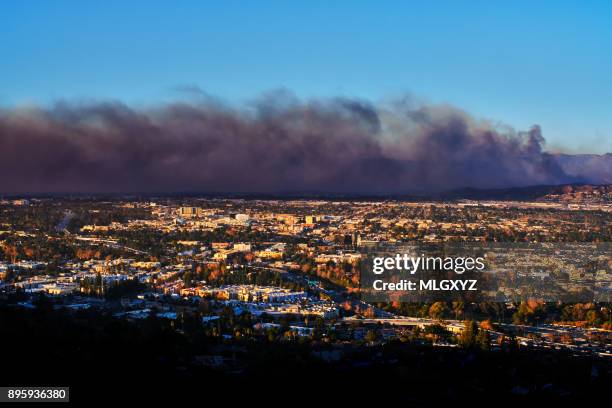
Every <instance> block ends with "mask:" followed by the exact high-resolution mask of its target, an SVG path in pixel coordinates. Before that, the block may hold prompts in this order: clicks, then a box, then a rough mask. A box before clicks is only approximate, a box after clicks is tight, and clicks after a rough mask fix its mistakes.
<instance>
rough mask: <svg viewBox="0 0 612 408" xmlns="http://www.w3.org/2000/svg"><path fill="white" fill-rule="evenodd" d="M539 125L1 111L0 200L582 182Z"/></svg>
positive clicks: (298, 109) (456, 117)
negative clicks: (548, 147)
mask: <svg viewBox="0 0 612 408" xmlns="http://www.w3.org/2000/svg"><path fill="white" fill-rule="evenodd" d="M543 143H544V138H543V137H542V135H541V132H540V128H539V127H538V126H534V127H533V128H531V129H530V130H529V131H527V132H515V131H513V130H512V129H499V128H496V127H494V126H492V125H490V124H488V123H487V122H481V121H477V120H475V119H473V118H471V117H470V116H468V115H467V114H465V113H464V112H462V111H460V110H457V109H454V108H452V107H448V106H426V105H418V106H414V105H411V104H410V103H407V102H396V103H390V104H387V105H384V106H373V105H371V104H369V103H367V102H363V101H359V100H349V99H332V100H314V101H308V102H303V101H299V100H296V99H294V98H290V97H278V96H277V95H272V96H268V97H267V98H262V99H261V100H259V101H258V102H257V103H254V104H252V105H249V106H248V107H246V108H233V107H230V106H226V105H223V104H220V103H218V102H212V101H206V102H198V103H196V102H189V103H174V104H169V105H164V106H161V107H157V108H154V109H135V108H131V107H129V106H126V105H124V104H120V103H89V104H69V103H58V104H55V105H53V106H52V107H50V108H45V109H41V108H37V109H33V108H28V109H25V108H12V109H6V110H3V111H0V174H1V175H2V176H1V178H0V192H2V193H26V192H31V193H33V192H38V193H45V192H143V193H146V192H151V193H154V192H255V193H282V192H322V193H325V192H334V193H413V192H434V191H442V190H448V189H454V188H462V187H477V188H495V187H508V186H526V185H536V184H561V183H567V182H573V181H576V178H575V177H574V176H569V175H567V174H566V173H565V172H564V171H563V170H562V169H561V168H560V167H559V165H558V164H557V161H556V160H555V159H554V158H553V157H552V156H551V155H549V154H547V153H545V152H544V151H543Z"/></svg>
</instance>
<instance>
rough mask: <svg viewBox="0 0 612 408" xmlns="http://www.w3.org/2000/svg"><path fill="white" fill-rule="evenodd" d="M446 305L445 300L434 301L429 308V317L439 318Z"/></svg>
mask: <svg viewBox="0 0 612 408" xmlns="http://www.w3.org/2000/svg"><path fill="white" fill-rule="evenodd" d="M446 310H447V307H446V303H445V302H435V303H434V304H432V305H431V307H430V308H429V317H431V318H432V319H440V318H442V317H443V316H444V313H445V312H446Z"/></svg>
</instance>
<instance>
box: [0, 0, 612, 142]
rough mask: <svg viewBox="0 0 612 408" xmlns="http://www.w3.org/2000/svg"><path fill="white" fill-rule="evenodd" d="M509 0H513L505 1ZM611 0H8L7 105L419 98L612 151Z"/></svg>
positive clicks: (2, 92) (1, 79)
mask: <svg viewBox="0 0 612 408" xmlns="http://www.w3.org/2000/svg"><path fill="white" fill-rule="evenodd" d="M504 3H509V4H504ZM611 22H612V2H609V1H607V2H606V1H601V2H597V1H575V2H565V1H554V2H553V1H550V2H546V1H539V2H535V1H525V2H523V1H512V2H501V1H500V2H498V1H469V2H467V1H466V2H462V1H419V2H413V1H397V2H393V1H380V0H379V1H358V0H353V1H313V0H311V1H303V2H299V1H265V2H264V1H241V2H238V1H211V2H207V1H202V0H200V1H180V0H178V1H177V0H175V1H166V2H156V1H152V0H148V1H129V2H128V1H104V2H93V1H82V0H81V1H61V0H54V1H51V0H49V1H44V0H39V1H30V2H26V1H10V0H6V1H2V2H1V3H0V105H3V106H13V105H21V104H47V103H51V102H53V101H55V100H58V99H77V100H78V99H83V98H95V99H119V100H122V101H125V102H127V103H130V104H137V105H141V104H144V105H149V104H154V103H157V102H164V101H168V100H172V99H176V98H180V97H181V95H180V92H177V88H180V87H182V86H192V85H194V86H198V87H199V88H201V89H203V90H205V91H206V92H207V93H210V94H212V95H215V96H219V97H221V98H224V99H227V100H229V101H244V100H248V99H250V98H253V97H256V96H257V95H258V94H259V93H261V92H265V91H269V90H272V89H277V88H287V89H289V90H292V91H293V92H295V93H296V94H297V95H298V96H301V97H305V98H308V97H327V96H347V97H359V98H367V99H369V100H372V101H374V102H376V101H380V100H384V99H385V98H389V97H394V96H400V95H403V94H404V93H410V94H412V95H415V96H417V97H419V98H422V99H425V100H427V101H431V102H434V103H444V102H448V103H451V104H454V105H457V106H458V107H460V108H462V109H465V110H467V111H468V112H470V113H472V114H473V115H475V116H476V117H480V118H487V119H491V120H494V121H500V122H503V123H506V124H510V125H512V126H514V127H516V128H518V129H526V128H528V127H529V126H531V125H532V124H536V123H537V124H540V125H541V126H542V128H543V132H544V135H545V137H546V138H547V140H548V142H549V147H550V148H551V149H555V148H556V146H560V145H563V146H565V147H567V148H569V149H571V150H573V151H583V152H584V151H589V152H597V153H603V152H607V151H612V77H611V76H612V23H611Z"/></svg>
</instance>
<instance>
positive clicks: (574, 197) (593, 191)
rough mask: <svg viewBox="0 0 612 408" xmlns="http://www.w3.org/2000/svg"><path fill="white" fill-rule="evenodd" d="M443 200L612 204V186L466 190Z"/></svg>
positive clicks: (588, 185) (578, 185) (451, 194)
mask: <svg viewBox="0 0 612 408" xmlns="http://www.w3.org/2000/svg"><path fill="white" fill-rule="evenodd" d="M437 198H439V199H442V200H458V199H471V200H502V201H505V200H511V201H551V202H567V203H612V184H607V185H591V184H566V185H559V186H530V187H512V188H500V189H476V188H464V189H459V190H453V191H448V192H445V193H441V194H440V195H439V196H438V197H437Z"/></svg>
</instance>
